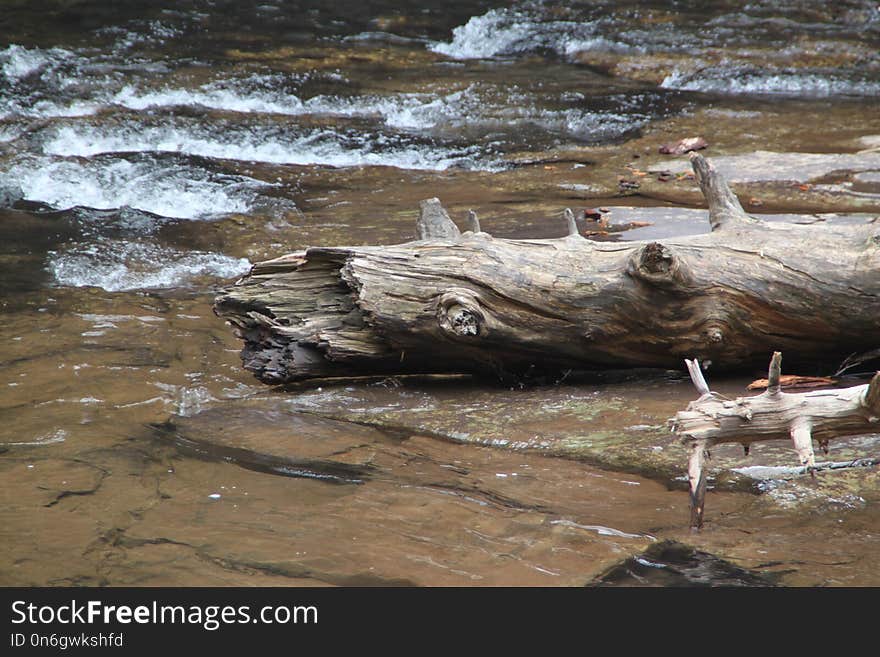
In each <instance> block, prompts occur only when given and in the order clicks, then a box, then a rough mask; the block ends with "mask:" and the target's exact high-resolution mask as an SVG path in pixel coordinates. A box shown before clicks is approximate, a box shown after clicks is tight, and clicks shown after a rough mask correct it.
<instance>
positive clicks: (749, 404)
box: [671, 352, 880, 528]
mask: <svg viewBox="0 0 880 657" xmlns="http://www.w3.org/2000/svg"><path fill="white" fill-rule="evenodd" d="M781 359H782V354H780V353H779V352H776V353H774V354H773V358H772V359H771V361H770V368H769V374H768V377H767V380H768V385H767V390H765V391H764V392H763V393H761V394H759V395H756V396H754V397H738V398H737V399H728V398H727V397H724V396H723V395H720V394H718V393H715V392H712V391H711V390H710V389H709V386H708V384H707V383H706V380H705V379H704V378H703V374H702V372H701V370H700V365H699V363H698V362H697V361H696V360H693V361H691V360H689V361H687V366H688V370H689V371H690V374H691V379H692V380H693V382H694V385H695V386H696V388H697V392H699V393H700V397H699V399H697V400H696V401H693V402H691V403H690V404H689V405H688V407H687V409H686V410H684V411H680V412H679V413H677V414H676V416H675V418H673V419H672V421H671V422H672V428H673V431H674V432H675V433H676V434H677V435H679V436H680V437H681V438H682V440H684V441H685V442H686V443H687V444H689V446H690V450H691V456H690V460H689V463H688V482H689V487H690V498H691V526H692V527H693V528H699V527H701V526H702V524H703V510H704V507H705V504H704V503H705V496H706V460H707V458H708V456H709V450H710V448H711V447H712V446H713V445H717V444H720V443H732V442H739V443H742V445H743V447H744V448H745V450H746V454H748V447H749V445H750V444H751V443H753V442H756V441H760V440H779V439H790V440H791V441H792V443H793V445H794V448H795V451H796V452H797V455H798V458H799V460H800V463H801V466H802V467H803V468H804V469H805V471H809V472H814V470H815V468H816V457H815V455H814V453H813V440H816V441H818V443H819V445H820V446H821V447H822V448H823V449H824V450H825V452H826V453H827V447H828V441H829V440H831V439H832V438H839V437H842V436H854V435H861V434H868V433H876V432H878V431H880V372H878V373H877V374H876V375H875V376H874V378H873V379H872V380H871V382H870V383H867V384H865V385H860V386H853V387H850V388H838V389H829V390H813V391H810V392H805V393H786V392H782V390H781V389H780V385H779V379H780V372H781Z"/></svg>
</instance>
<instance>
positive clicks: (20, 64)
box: [0, 44, 75, 80]
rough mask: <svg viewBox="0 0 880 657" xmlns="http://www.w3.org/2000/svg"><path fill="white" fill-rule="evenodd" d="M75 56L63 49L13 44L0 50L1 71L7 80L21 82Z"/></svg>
mask: <svg viewBox="0 0 880 657" xmlns="http://www.w3.org/2000/svg"><path fill="white" fill-rule="evenodd" d="M73 57H75V55H74V54H73V53H72V52H70V51H68V50H64V49H63V48H51V49H49V50H42V49H40V48H25V47H24V46H19V45H16V44H12V45H11V46H8V47H7V48H5V49H3V50H0V71H2V73H3V76H4V77H5V78H6V79H7V80H20V79H22V78H26V77H28V76H30V75H34V74H35V73H38V72H40V71H41V70H43V69H44V68H46V67H48V66H50V64H55V63H57V62H58V61H59V60H63V59H66V58H73Z"/></svg>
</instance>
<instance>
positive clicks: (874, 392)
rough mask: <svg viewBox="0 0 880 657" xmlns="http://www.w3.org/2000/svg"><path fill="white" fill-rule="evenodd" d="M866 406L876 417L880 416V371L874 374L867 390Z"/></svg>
mask: <svg viewBox="0 0 880 657" xmlns="http://www.w3.org/2000/svg"><path fill="white" fill-rule="evenodd" d="M865 408H866V409H868V412H869V413H871V415H872V416H873V417H875V418H880V372H877V373H876V374H875V375H874V378H873V379H871V383H869V384H868V389H867V390H866V391H865Z"/></svg>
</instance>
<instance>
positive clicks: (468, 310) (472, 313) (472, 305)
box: [437, 288, 489, 338]
mask: <svg viewBox="0 0 880 657" xmlns="http://www.w3.org/2000/svg"><path fill="white" fill-rule="evenodd" d="M437 321H438V323H439V324H440V328H441V329H443V331H444V332H445V333H446V334H447V335H449V336H451V337H454V338H476V337H485V335H486V334H487V333H488V330H489V329H488V326H487V322H486V312H485V310H484V309H483V308H481V306H480V302H479V300H478V297H477V294H476V293H475V292H473V291H472V290H468V289H465V288H454V289H451V290H447V291H446V292H444V293H443V294H442V295H441V296H440V298H439V299H438V300H437Z"/></svg>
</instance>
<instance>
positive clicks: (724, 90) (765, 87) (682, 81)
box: [660, 70, 880, 98]
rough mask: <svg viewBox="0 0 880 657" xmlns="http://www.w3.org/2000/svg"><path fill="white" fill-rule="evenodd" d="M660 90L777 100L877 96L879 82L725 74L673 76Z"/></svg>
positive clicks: (756, 73) (805, 74) (805, 75)
mask: <svg viewBox="0 0 880 657" xmlns="http://www.w3.org/2000/svg"><path fill="white" fill-rule="evenodd" d="M660 86H661V87H663V88H664V89H681V90H685V91H702V92H707V93H717V94H761V95H780V96H812V97H820V98H824V97H830V96H877V95H880V80H867V79H850V78H846V77H842V76H840V75H834V74H831V73H822V74H818V73H810V72H808V71H803V72H802V71H757V70H749V71H741V70H736V71H729V72H728V74H727V75H718V74H717V73H716V74H711V73H696V74H682V73H679V72H677V71H676V72H673V73H672V74H670V75H668V76H667V77H666V78H665V79H664V80H663V82H661V83H660Z"/></svg>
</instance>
